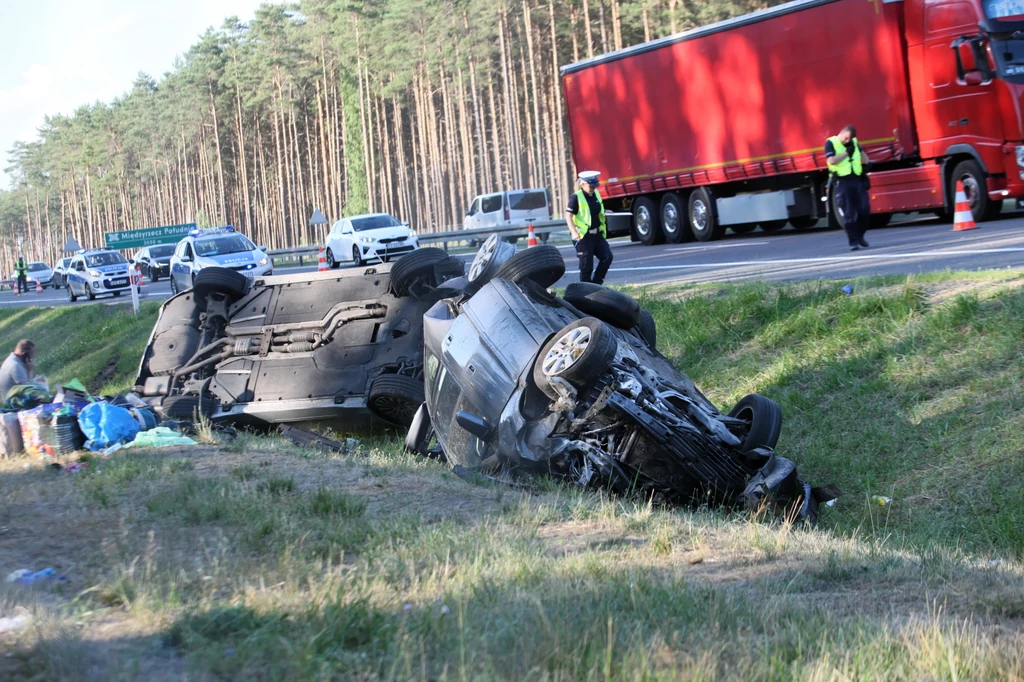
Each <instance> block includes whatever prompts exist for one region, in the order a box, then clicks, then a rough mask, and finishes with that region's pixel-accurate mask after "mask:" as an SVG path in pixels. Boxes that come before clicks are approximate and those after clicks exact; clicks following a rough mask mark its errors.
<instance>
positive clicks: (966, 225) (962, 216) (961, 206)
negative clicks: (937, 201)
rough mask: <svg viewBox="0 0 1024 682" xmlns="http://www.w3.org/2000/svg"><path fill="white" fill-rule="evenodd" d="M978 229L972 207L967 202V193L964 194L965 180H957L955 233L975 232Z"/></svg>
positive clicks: (954, 218)
mask: <svg viewBox="0 0 1024 682" xmlns="http://www.w3.org/2000/svg"><path fill="white" fill-rule="evenodd" d="M977 227H978V226H977V225H975V224H974V214H973V213H971V205H970V204H969V203H968V201H967V193H966V192H964V183H963V180H957V181H956V212H955V213H954V214H953V231H954V232H960V231H962V230H973V229H975V228H977Z"/></svg>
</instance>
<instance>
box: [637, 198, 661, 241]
mask: <svg viewBox="0 0 1024 682" xmlns="http://www.w3.org/2000/svg"><path fill="white" fill-rule="evenodd" d="M633 229H635V230H636V236H637V237H638V238H639V239H640V241H641V242H643V244H644V245H645V246H651V245H652V244H660V243H661V242H662V240H663V239H664V238H665V235H663V234H662V233H661V216H660V214H659V212H658V209H657V208H656V207H655V206H654V202H653V201H652V200H651V199H650V198H649V197H639V198H638V199H637V200H636V201H635V202H633Z"/></svg>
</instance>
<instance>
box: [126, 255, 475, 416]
mask: <svg viewBox="0 0 1024 682" xmlns="http://www.w3.org/2000/svg"><path fill="white" fill-rule="evenodd" d="M464 270H465V265H464V263H463V261H462V260H460V259H457V258H450V257H449V256H448V254H446V253H445V252H444V251H442V250H440V249H421V250H418V251H416V252H415V253H413V254H410V255H409V256H406V257H404V258H402V259H401V260H399V261H397V262H395V263H393V264H390V265H381V266H375V267H372V268H362V269H349V270H345V271H343V272H331V273H306V274H291V275H284V276H277V277H263V278H260V279H256V280H255V281H253V280H250V279H247V278H246V277H244V276H243V275H242V274H240V273H238V272H236V271H232V270H228V269H225V268H221V267H211V268H204V269H203V270H201V271H200V272H199V273H198V275H197V276H196V282H195V286H194V287H193V288H192V289H191V290H189V291H185V292H182V293H179V294H177V295H176V296H174V297H172V298H170V299H169V300H168V301H167V302H165V303H164V304H163V306H162V307H161V309H160V314H159V317H158V318H157V322H156V325H155V327H154V328H153V332H152V334H151V335H150V338H149V341H148V343H147V345H146V349H145V352H144V354H143V357H142V361H141V363H140V366H139V373H138V376H137V378H136V380H135V391H136V392H137V393H138V394H139V395H140V396H141V397H142V398H143V399H144V400H146V401H147V402H149V403H150V404H152V405H153V406H154V407H155V408H156V409H157V410H158V411H160V412H161V413H162V414H163V415H164V416H165V417H167V418H170V419H192V418H193V416H194V413H195V412H196V410H199V411H200V413H202V414H203V415H205V416H208V417H209V418H210V419H212V420H214V421H222V422H228V423H233V424H237V425H246V426H252V427H261V426H262V427H265V426H267V425H269V424H278V423H296V422H299V423H304V422H317V423H318V424H319V425H320V426H336V427H338V428H343V429H352V428H360V427H366V426H368V425H371V424H374V423H377V424H380V423H386V424H392V425H399V426H403V427H404V426H408V424H409V422H410V420H411V418H412V415H413V414H414V413H415V411H416V409H417V408H418V407H419V405H420V404H421V403H422V402H423V314H424V313H425V312H426V310H427V309H428V308H430V306H432V305H433V304H434V302H435V301H437V300H438V299H439V298H441V297H442V296H444V295H445V294H444V293H443V290H442V289H440V288H439V287H443V286H444V284H445V282H446V281H447V280H449V279H451V278H454V277H458V276H461V275H462V274H463V272H464Z"/></svg>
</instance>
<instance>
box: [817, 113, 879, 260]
mask: <svg viewBox="0 0 1024 682" xmlns="http://www.w3.org/2000/svg"><path fill="white" fill-rule="evenodd" d="M825 159H826V161H827V162H828V169H829V172H830V173H831V175H832V177H831V180H832V190H831V191H833V192H835V193H836V194H835V198H836V201H835V204H834V206H837V207H838V208H839V210H840V211H841V212H842V215H843V221H842V222H843V228H844V229H845V230H846V237H847V239H848V240H849V242H850V250H851V251H857V250H859V249H860V248H861V247H863V248H865V249H866V248H867V247H868V243H867V242H866V241H865V240H864V232H865V231H867V229H868V216H869V215H870V213H871V205H870V202H869V199H868V184H867V176H866V175H865V174H864V169H865V167H866V166H867V163H868V156H867V154H865V153H864V151H863V150H862V149H861V148H860V145H859V144H858V143H857V129H856V128H854V127H853V126H846V127H845V128H843V129H842V130H841V131H840V132H839V134H838V135H835V136H833V137H830V138H828V140H826V142H825Z"/></svg>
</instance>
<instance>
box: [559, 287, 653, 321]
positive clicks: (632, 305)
mask: <svg viewBox="0 0 1024 682" xmlns="http://www.w3.org/2000/svg"><path fill="white" fill-rule="evenodd" d="M562 298H564V299H565V300H566V301H567V302H569V303H571V304H572V305H573V306H575V307H576V308H578V309H579V310H580V312H583V313H586V314H587V315H593V316H594V317H596V318H597V319H599V320H603V321H605V322H607V323H608V324H613V325H615V326H616V327H618V328H619V329H632V328H633V327H635V326H636V325H637V323H638V322H639V321H640V304H639V303H637V302H636V299H634V298H633V297H632V296H628V295H626V294H624V293H622V292H621V291H616V290H615V289H609V288H608V287H606V286H602V285H600V284H592V283H590V282H573V283H572V284H570V285H569V286H568V287H566V289H565V295H564V296H562Z"/></svg>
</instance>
